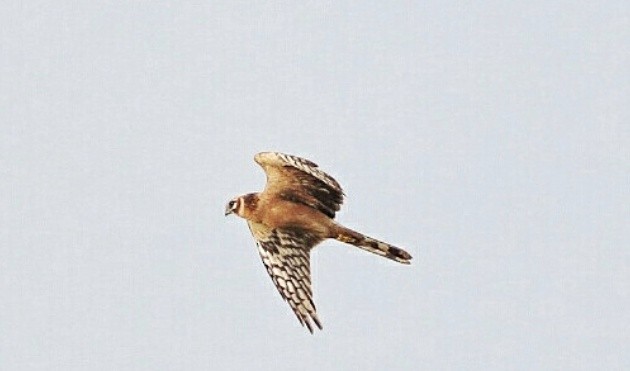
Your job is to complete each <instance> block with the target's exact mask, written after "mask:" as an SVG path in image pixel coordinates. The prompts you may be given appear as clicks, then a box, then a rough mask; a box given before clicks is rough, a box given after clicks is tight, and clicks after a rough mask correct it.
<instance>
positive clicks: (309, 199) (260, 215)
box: [225, 152, 411, 333]
mask: <svg viewBox="0 0 630 371" xmlns="http://www.w3.org/2000/svg"><path fill="white" fill-rule="evenodd" d="M254 161H256V162H257V163H258V165H260V166H261V167H262V168H263V170H264V171H265V173H266V175H267V184H266V186H265V189H264V190H263V191H262V192H260V193H249V194H246V195H242V196H239V197H236V198H234V199H232V200H231V201H230V202H228V204H227V205H226V207H225V215H226V216H227V215H229V214H236V215H238V216H240V217H241V218H243V219H245V220H247V225H248V226H249V229H250V231H251V232H252V235H253V236H254V239H255V240H256V245H257V246H258V253H259V254H260V257H261V258H262V261H263V264H264V265H265V268H267V273H269V275H270V276H271V279H272V280H273V283H274V284H275V285H276V288H277V289H278V291H279V292H280V295H282V297H283V298H284V300H285V301H286V302H287V303H289V305H290V306H291V309H292V310H293V312H294V313H295V315H296V316H297V318H298V320H299V321H300V323H301V324H302V326H304V325H306V327H307V328H308V330H309V331H310V332H311V333H313V325H312V323H311V321H312V322H313V323H314V324H315V325H317V327H319V329H320V330H321V329H322V324H321V322H320V320H319V318H318V317H317V312H316V309H315V304H314V303H313V291H312V289H311V272H310V252H311V250H312V249H313V247H315V246H316V245H317V244H319V243H320V242H322V241H323V240H325V239H327V238H333V239H336V240H338V241H341V242H344V243H347V244H351V245H354V246H356V247H359V248H361V249H363V250H366V251H369V252H371V253H374V254H377V255H380V256H383V257H385V258H388V259H391V260H394V261H397V262H399V263H402V264H409V263H410V260H411V255H410V254H409V253H408V252H406V251H405V250H403V249H400V248H398V247H395V246H392V245H390V244H388V243H385V242H382V241H378V240H376V239H374V238H371V237H368V236H365V235H363V234H361V233H359V232H356V231H353V230H352V229H349V228H346V227H344V226H342V225H341V224H338V223H336V222H335V221H334V218H335V213H336V212H337V211H339V207H340V206H341V204H342V203H343V197H344V193H343V190H342V189H341V186H339V183H337V181H336V180H335V179H334V178H333V177H331V176H330V175H328V174H326V173H324V172H323V171H321V170H320V169H319V168H318V166H317V165H316V164H315V163H313V162H311V161H309V160H306V159H303V158H300V157H297V156H292V155H287V154H284V153H279V152H261V153H258V154H257V155H256V156H254Z"/></svg>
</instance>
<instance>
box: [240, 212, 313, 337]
mask: <svg viewBox="0 0 630 371" xmlns="http://www.w3.org/2000/svg"><path fill="white" fill-rule="evenodd" d="M247 224H248V225H249V229H250V231H251V232H252V235H253V236H254V238H255V239H256V245H257V246H258V252H259V253H260V257H261V258H262V262H263V264H264V265H265V268H267V273H269V276H271V279H272V281H273V283H274V284H275V285H276V288H277V289H278V292H280V295H281V296H282V298H283V299H284V300H285V301H286V302H287V303H289V305H290V306H291V309H293V312H294V313H295V315H296V316H297V318H298V320H299V321H300V323H301V324H302V326H304V325H306V327H308V330H309V331H310V332H311V333H313V326H312V324H311V321H313V322H314V323H315V324H316V325H317V327H319V329H320V330H321V329H322V324H321V322H320V321H319V318H317V312H316V309H315V304H314V303H313V291H312V290H311V268H310V256H309V254H310V250H311V249H312V248H313V246H315V245H317V244H318V243H319V242H321V239H320V238H319V237H317V236H315V235H314V234H312V233H309V232H307V231H304V230H299V229H269V228H267V227H266V226H264V225H263V224H259V223H255V222H251V221H248V222H247Z"/></svg>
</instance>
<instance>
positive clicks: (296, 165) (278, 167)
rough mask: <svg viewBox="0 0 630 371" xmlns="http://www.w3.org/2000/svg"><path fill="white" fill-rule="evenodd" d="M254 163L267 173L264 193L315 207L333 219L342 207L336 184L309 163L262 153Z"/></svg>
mask: <svg viewBox="0 0 630 371" xmlns="http://www.w3.org/2000/svg"><path fill="white" fill-rule="evenodd" d="M254 160H255V161H256V162H257V163H258V164H259V165H260V166H261V167H262V168H263V170H265V173H266V174H267V185H266V187H265V191H264V192H265V193H268V194H270V193H271V194H276V195H278V196H279V197H281V198H282V199H285V200H288V201H292V202H297V203H301V204H304V205H307V206H309V207H312V208H314V209H316V210H319V211H321V212H322V213H324V214H326V215H328V216H329V217H331V218H334V217H335V213H336V212H337V211H339V208H340V206H341V204H342V203H343V190H342V189H341V186H340V185H339V183H337V181H336V180H335V179H334V178H333V177H331V176H330V175H328V174H326V173H325V172H323V171H321V170H320V169H319V168H318V166H317V164H315V163H314V162H311V161H309V160H307V159H304V158H301V157H297V156H292V155H287V154H284V153H279V152H261V153H259V154H257V155H256V156H255V157H254Z"/></svg>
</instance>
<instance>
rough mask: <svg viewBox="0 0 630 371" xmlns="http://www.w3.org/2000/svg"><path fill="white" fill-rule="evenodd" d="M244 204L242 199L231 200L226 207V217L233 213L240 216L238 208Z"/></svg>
mask: <svg viewBox="0 0 630 371" xmlns="http://www.w3.org/2000/svg"><path fill="white" fill-rule="evenodd" d="M241 202H243V200H242V197H236V198H233V199H231V200H230V202H228V203H227V205H225V216H228V215H230V214H232V213H236V215H238V208H239V206H240V204H241Z"/></svg>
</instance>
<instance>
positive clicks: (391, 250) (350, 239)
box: [332, 226, 411, 264]
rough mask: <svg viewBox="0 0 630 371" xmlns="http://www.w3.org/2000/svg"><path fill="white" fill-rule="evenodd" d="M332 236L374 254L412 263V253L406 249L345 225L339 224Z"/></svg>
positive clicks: (404, 262)
mask: <svg viewBox="0 0 630 371" xmlns="http://www.w3.org/2000/svg"><path fill="white" fill-rule="evenodd" d="M332 238H334V239H336V240H338V241H341V242H345V243H348V244H350V245H354V246H356V247H358V248H360V249H363V250H365V251H369V252H371V253H373V254H376V255H380V256H384V257H386V258H388V259H391V260H394V261H397V262H399V263H402V264H409V263H411V262H410V260H411V255H410V254H409V253H408V252H406V251H405V250H403V249H400V248H398V247H396V246H392V245H390V244H388V243H385V242H382V241H379V240H375V239H373V238H371V237H368V236H365V235H363V234H361V233H359V232H356V231H353V230H352V229H349V228H346V227H343V226H338V227H337V228H336V230H335V233H334V235H333V236H332Z"/></svg>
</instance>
